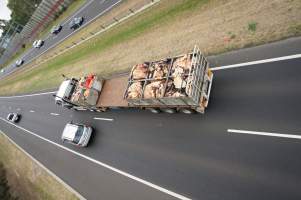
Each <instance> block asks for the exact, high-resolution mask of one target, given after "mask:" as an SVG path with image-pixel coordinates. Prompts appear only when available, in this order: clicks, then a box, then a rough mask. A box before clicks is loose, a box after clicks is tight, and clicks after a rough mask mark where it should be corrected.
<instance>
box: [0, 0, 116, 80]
mask: <svg viewBox="0 0 301 200" xmlns="http://www.w3.org/2000/svg"><path fill="white" fill-rule="evenodd" d="M120 1H121V0H87V2H86V3H85V4H83V5H82V6H81V8H79V9H78V10H77V11H76V12H75V13H73V14H72V15H71V16H70V17H68V18H67V19H66V20H65V21H64V22H62V26H63V29H62V30H61V32H60V33H58V34H57V35H52V34H51V33H49V35H47V36H46V38H43V40H44V41H45V43H44V45H43V46H42V47H41V48H39V49H37V48H33V47H32V48H31V49H29V50H28V51H27V52H25V53H24V54H23V55H21V56H20V57H19V58H18V59H21V58H22V59H23V60H24V64H23V65H21V66H20V67H18V68H17V67H15V63H12V64H11V65H9V66H8V67H6V68H5V71H4V72H3V73H0V79H1V78H3V77H5V76H7V75H9V74H11V73H12V72H14V71H16V70H18V69H19V68H22V67H23V66H24V65H25V64H27V63H29V62H30V61H31V60H32V59H34V58H36V57H38V56H39V55H40V54H41V53H43V52H44V51H46V50H47V49H50V48H52V47H53V46H54V45H56V44H58V43H60V42H61V41H63V40H64V39H66V38H67V37H69V36H71V35H72V34H73V33H74V32H76V31H73V30H72V29H70V28H69V22H70V21H71V19H73V18H74V17H81V16H82V17H84V22H83V25H82V26H81V27H80V28H78V29H76V30H80V29H81V28H83V27H84V26H85V25H86V24H87V23H88V22H89V21H91V20H93V19H94V18H95V17H96V16H99V15H101V14H103V13H105V12H106V11H109V10H110V8H112V7H114V6H115V5H118V3H119V2H120Z"/></svg>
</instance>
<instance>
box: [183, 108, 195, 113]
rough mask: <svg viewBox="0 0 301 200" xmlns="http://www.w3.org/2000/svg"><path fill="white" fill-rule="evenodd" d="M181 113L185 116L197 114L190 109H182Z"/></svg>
mask: <svg viewBox="0 0 301 200" xmlns="http://www.w3.org/2000/svg"><path fill="white" fill-rule="evenodd" d="M180 112H181V113H184V114H193V113H195V111H194V110H192V109H190V108H182V109H180Z"/></svg>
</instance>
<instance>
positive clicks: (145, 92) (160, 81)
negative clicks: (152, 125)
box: [54, 46, 213, 114]
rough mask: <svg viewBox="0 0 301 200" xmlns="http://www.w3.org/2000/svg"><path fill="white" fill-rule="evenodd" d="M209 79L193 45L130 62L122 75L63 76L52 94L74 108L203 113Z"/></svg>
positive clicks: (210, 75) (207, 65) (210, 81)
mask: <svg viewBox="0 0 301 200" xmlns="http://www.w3.org/2000/svg"><path fill="white" fill-rule="evenodd" d="M212 81H213V73H212V71H211V70H210V67H209V63H208V61H207V59H206V58H205V56H204V55H203V54H202V53H201V51H200V49H199V48H198V47H197V46H195V47H194V49H193V50H192V51H191V52H189V53H186V54H182V55H178V56H174V57H169V58H164V59H160V60H157V61H151V62H144V63H142V64H137V65H134V66H133V68H132V70H131V71H130V73H129V74H126V75H121V76H115V77H112V78H108V79H104V78H101V77H99V76H97V75H95V74H91V75H87V76H83V77H80V78H66V77H65V80H64V81H63V82H62V83H61V85H60V87H59V89H58V91H57V93H56V95H54V96H55V102H56V104H58V105H60V106H62V107H65V108H68V109H74V110H90V111H96V112H104V111H107V110H109V109H114V108H139V109H146V110H149V111H151V112H153V113H159V112H166V113H175V112H182V113H186V114H191V113H195V112H197V113H204V112H205V109H206V107H207V106H208V102H209V96H210V91H211V86H212Z"/></svg>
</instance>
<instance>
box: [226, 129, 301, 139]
mask: <svg viewBox="0 0 301 200" xmlns="http://www.w3.org/2000/svg"><path fill="white" fill-rule="evenodd" d="M227 132H229V133H243V134H251V135H264V136H272V137H283V138H294V139H301V135H292V134H282V133H270V132H258V131H247V130H237V129H228V130H227Z"/></svg>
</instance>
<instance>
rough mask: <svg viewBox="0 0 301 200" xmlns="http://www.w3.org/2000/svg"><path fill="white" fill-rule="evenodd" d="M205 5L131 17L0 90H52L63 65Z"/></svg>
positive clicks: (196, 1)
mask: <svg viewBox="0 0 301 200" xmlns="http://www.w3.org/2000/svg"><path fill="white" fill-rule="evenodd" d="M206 2H208V0H186V1H185V0H183V1H181V2H180V3H175V4H173V5H171V6H169V7H168V8H164V9H161V10H160V9H159V10H157V9H151V10H149V11H147V12H145V13H143V14H140V15H139V16H138V17H137V16H136V17H134V18H133V20H131V21H130V22H129V23H126V24H120V25H118V26H117V27H115V28H113V29H112V30H110V31H108V32H106V33H104V34H103V35H100V36H98V37H97V38H94V39H92V40H91V41H89V42H86V43H84V44H82V45H80V46H78V47H75V48H74V49H72V50H70V51H69V52H67V53H65V54H63V55H60V56H58V57H56V58H55V59H53V60H50V61H49V62H48V63H46V64H42V65H41V67H39V68H36V69H34V70H32V71H29V72H26V73H24V74H21V75H19V76H18V77H17V78H15V79H11V80H9V81H5V82H4V83H3V82H0V87H1V86H7V85H10V84H12V83H15V82H16V81H17V82H23V81H27V82H28V81H30V85H28V86H27V87H22V88H20V91H13V92H12V91H11V92H12V93H18V92H32V91H36V90H42V89H46V88H53V87H55V86H57V85H58V84H59V80H60V76H59V74H56V73H55V71H57V70H59V69H61V68H63V67H64V66H66V65H70V64H72V63H75V62H77V61H79V60H81V59H83V58H85V57H86V56H88V55H91V54H94V53H96V52H97V53H100V52H102V51H104V50H105V49H108V48H110V47H112V46H114V45H116V44H119V43H122V42H126V41H128V40H130V39H133V38H135V37H138V36H140V35H142V34H144V33H145V32H147V31H148V30H151V29H152V28H154V27H155V26H161V25H163V24H165V23H168V22H170V21H172V20H174V19H175V18H176V17H177V16H179V15H181V14H185V13H187V12H189V11H194V10H196V9H198V8H199V7H200V6H202V5H203V4H204V3H206ZM42 74H44V75H46V74H47V79H46V78H45V77H44V78H40V79H37V80H33V78H34V77H36V76H41V75H42ZM0 93H1V91H0Z"/></svg>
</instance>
